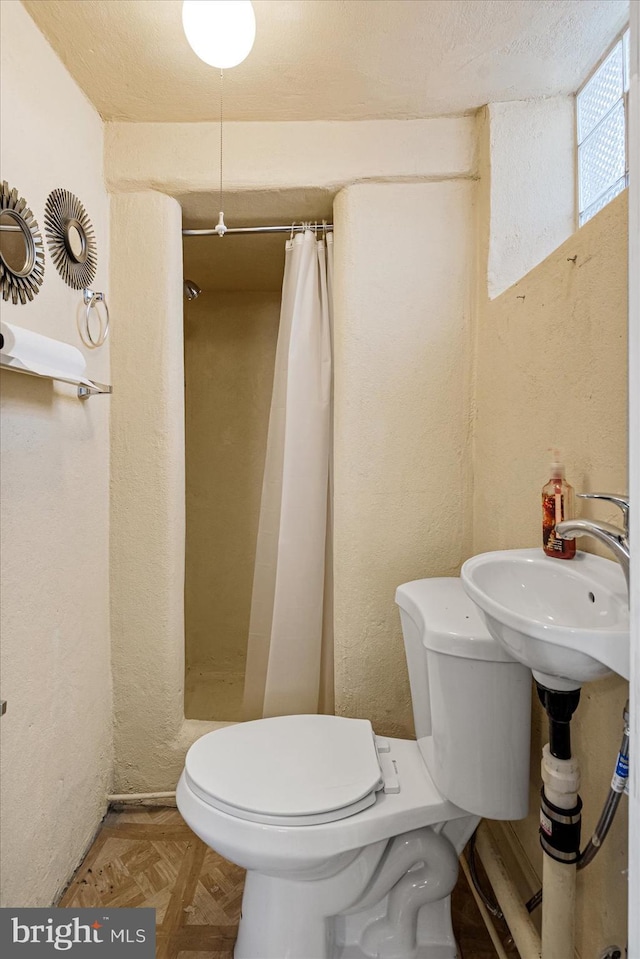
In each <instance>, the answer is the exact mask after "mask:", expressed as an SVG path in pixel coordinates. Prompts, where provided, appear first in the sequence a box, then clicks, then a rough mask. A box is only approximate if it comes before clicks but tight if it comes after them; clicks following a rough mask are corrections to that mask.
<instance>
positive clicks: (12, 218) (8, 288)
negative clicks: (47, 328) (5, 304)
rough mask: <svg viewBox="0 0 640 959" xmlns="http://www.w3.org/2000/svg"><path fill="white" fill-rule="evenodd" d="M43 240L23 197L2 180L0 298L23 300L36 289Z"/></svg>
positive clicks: (41, 266)
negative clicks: (0, 296)
mask: <svg viewBox="0 0 640 959" xmlns="http://www.w3.org/2000/svg"><path fill="white" fill-rule="evenodd" d="M43 277H44V244H43V242H42V234H41V233H40V227H39V226H38V223H37V220H36V219H35V217H34V215H33V213H32V212H31V210H30V209H29V207H28V206H27V201H26V200H25V199H24V197H21V196H19V195H18V191H17V190H16V189H12V188H11V187H10V186H9V184H8V183H7V181H6V180H3V181H2V190H1V191H0V289H1V290H2V298H3V299H4V300H8V299H9V298H11V300H12V301H13V302H14V303H18V302H20V303H22V304H25V303H26V302H27V300H32V299H33V298H34V296H35V295H36V293H39V292H40V286H41V285H42V280H43Z"/></svg>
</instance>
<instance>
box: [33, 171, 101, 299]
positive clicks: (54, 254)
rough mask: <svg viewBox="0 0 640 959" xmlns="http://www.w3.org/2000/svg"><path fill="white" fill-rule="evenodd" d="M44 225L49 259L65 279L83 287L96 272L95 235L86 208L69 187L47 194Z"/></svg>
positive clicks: (77, 287)
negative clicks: (49, 254)
mask: <svg viewBox="0 0 640 959" xmlns="http://www.w3.org/2000/svg"><path fill="white" fill-rule="evenodd" d="M44 225H45V230H46V233H47V243H48V245H49V252H50V253H51V259H52V260H53V262H54V265H55V268H56V270H57V271H58V273H59V274H60V276H61V277H62V279H63V280H64V282H65V283H66V284H67V285H68V286H70V287H71V288H72V289H74V290H86V289H87V288H88V287H89V286H91V283H92V282H93V279H94V277H95V275H96V267H97V265H98V253H97V249H96V238H95V233H94V232H93V226H92V224H91V220H90V219H89V217H88V215H87V211H86V210H85V208H84V206H83V205H82V203H81V202H80V200H79V199H78V197H77V196H75V195H74V194H73V193H71V192H70V191H69V190H63V189H56V190H52V191H51V193H50V194H49V196H48V197H47V203H46V206H45V212H44Z"/></svg>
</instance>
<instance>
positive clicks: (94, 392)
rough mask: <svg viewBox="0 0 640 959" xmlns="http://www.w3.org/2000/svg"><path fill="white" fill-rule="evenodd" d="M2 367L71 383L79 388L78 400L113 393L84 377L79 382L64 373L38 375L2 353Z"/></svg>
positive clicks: (28, 374) (102, 384)
mask: <svg viewBox="0 0 640 959" xmlns="http://www.w3.org/2000/svg"><path fill="white" fill-rule="evenodd" d="M0 367H1V368H2V369H5V370H13V371H14V373H26V374H27V376H38V377H40V379H45V380H56V381H58V382H59V383H71V384H72V385H73V386H77V387H78V399H80V400H86V399H87V398H88V397H89V396H98V395H100V394H102V393H112V392H113V387H111V386H107V384H105V383H95V382H94V381H93V380H89V379H84V377H83V378H82V380H79V379H75V378H73V377H68V376H64V374H62V373H60V374H57V373H55V372H51V373H38V372H37V371H36V370H30V369H28V368H27V367H26V366H24V365H23V364H21V363H20V361H19V360H16V359H15V358H13V357H9V356H5V355H3V354H2V353H0Z"/></svg>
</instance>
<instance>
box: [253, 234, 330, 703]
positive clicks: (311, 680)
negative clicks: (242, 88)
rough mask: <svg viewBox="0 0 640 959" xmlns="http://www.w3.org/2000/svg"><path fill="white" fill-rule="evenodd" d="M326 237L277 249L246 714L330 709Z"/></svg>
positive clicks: (301, 238)
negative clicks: (275, 323)
mask: <svg viewBox="0 0 640 959" xmlns="http://www.w3.org/2000/svg"><path fill="white" fill-rule="evenodd" d="M332 276H333V236H332V234H331V233H328V234H327V237H326V241H325V240H318V239H317V238H316V236H315V234H314V233H313V232H312V231H311V230H305V231H304V232H303V233H298V234H297V235H296V236H295V237H294V238H293V239H291V240H289V241H288V242H287V244H286V248H285V269H284V280H283V285H282V305H281V309H280V328H279V333H278V345H277V350H276V365H275V374H274V382H273V395H272V398H271V412H270V416H269V436H268V440H267V453H266V460H265V469H264V478H263V484H262V501H261V506H260V521H259V527H258V541H257V547H256V562H255V570H254V579H253V595H252V598H251V619H250V624H249V642H248V649H247V665H246V674H245V686H244V714H245V718H246V719H255V718H259V717H262V716H277V715H287V714H293V713H316V712H331V711H332V710H333V628H332V627H333V623H332V618H333V607H332V565H331V555H332V554H331V512H332V511H331V499H332V497H331V491H330V451H331V443H332V436H331V430H332V422H331V418H332V412H331V406H332V368H331V366H332V363H331V322H332V318H331V312H332V306H331V287H332Z"/></svg>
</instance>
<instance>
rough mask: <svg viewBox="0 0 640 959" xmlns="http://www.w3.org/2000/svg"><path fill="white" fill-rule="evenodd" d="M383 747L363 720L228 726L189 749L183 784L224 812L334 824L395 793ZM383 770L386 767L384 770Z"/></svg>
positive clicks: (287, 719) (299, 719) (271, 821)
mask: <svg viewBox="0 0 640 959" xmlns="http://www.w3.org/2000/svg"><path fill="white" fill-rule="evenodd" d="M386 750H388V744H386V743H385V741H384V740H377V741H376V737H375V736H374V733H373V728H372V726H371V723H370V722H369V721H368V720H365V719H345V718H343V717H341V716H318V715H309V716H277V717H273V718H271V719H259V720H254V721H253V722H247V723H239V724H237V725H235V726H227V727H225V728H223V729H218V730H216V731H215V732H213V733H209V734H207V735H205V736H203V737H202V738H201V739H199V740H198V741H197V742H196V743H194V745H193V746H192V747H191V749H190V750H189V752H188V754H187V758H186V762H185V779H186V782H187V784H188V786H189V787H190V789H191V790H192V791H193V792H194V793H195V794H196V795H197V796H198V797H199V798H200V799H201V800H203V802H205V803H207V804H208V805H210V806H213V807H215V808H216V809H219V810H221V811H222V812H225V813H227V814H228V815H231V816H234V817H236V818H238V819H245V820H249V821H251V822H256V823H264V824H267V825H280V826H308V825H319V824H322V823H329V822H335V821H337V820H340V819H345V818H347V817H349V816H353V815H354V814H356V813H358V812H360V811H362V810H363V809H366V808H367V807H368V806H371V805H373V804H374V803H375V802H376V793H377V792H378V791H379V790H380V789H382V788H385V790H386V791H387V792H390V791H393V792H396V791H398V789H399V785H398V783H397V777H396V776H395V770H394V768H393V766H392V764H390V763H387V762H385V758H386V757H381V756H380V755H379V754H380V753H384V752H385V751H386ZM381 766H382V767H389V768H388V770H386V769H385V771H386V773H387V774H386V775H385V771H383V768H381Z"/></svg>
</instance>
